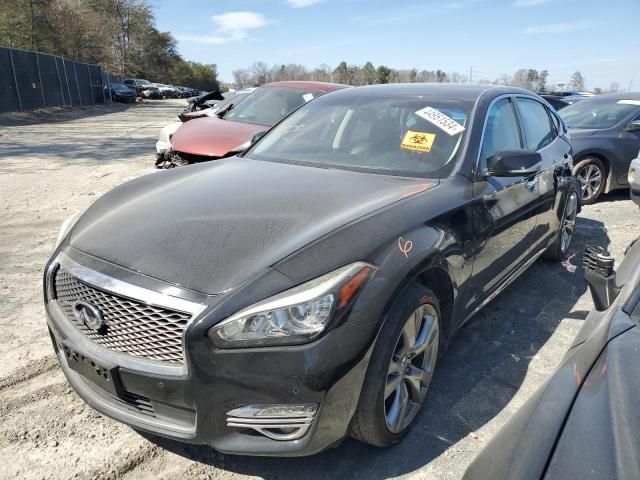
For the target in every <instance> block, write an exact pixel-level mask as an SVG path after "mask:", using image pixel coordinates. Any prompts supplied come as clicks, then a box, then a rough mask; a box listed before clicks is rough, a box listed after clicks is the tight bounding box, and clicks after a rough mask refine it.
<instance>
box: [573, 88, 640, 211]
mask: <svg viewBox="0 0 640 480" xmlns="http://www.w3.org/2000/svg"><path fill="white" fill-rule="evenodd" d="M560 116H561V117H562V119H563V120H564V122H565V124H566V125H567V127H568V128H569V132H570V137H571V145H572V146H573V157H574V164H575V167H574V173H575V175H576V176H577V177H578V180H580V182H581V184H582V189H583V196H582V201H583V203H585V204H587V203H593V202H595V201H596V200H597V199H598V197H599V196H600V195H601V194H602V193H607V192H610V191H612V190H615V189H617V188H628V187H629V182H628V179H627V172H628V171H629V164H630V163H631V160H632V159H634V158H635V156H636V154H637V153H638V150H639V149H640V93H629V92H625V93H612V94H608V95H599V96H596V97H588V98H585V99H584V100H581V101H580V102H577V103H575V104H573V105H569V106H568V107H566V108H563V109H562V110H561V111H560Z"/></svg>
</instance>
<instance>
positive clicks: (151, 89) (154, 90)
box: [104, 78, 205, 102]
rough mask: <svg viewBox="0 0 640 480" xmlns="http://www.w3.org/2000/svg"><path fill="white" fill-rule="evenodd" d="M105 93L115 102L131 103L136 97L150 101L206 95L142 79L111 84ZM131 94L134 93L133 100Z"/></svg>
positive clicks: (191, 89)
mask: <svg viewBox="0 0 640 480" xmlns="http://www.w3.org/2000/svg"><path fill="white" fill-rule="evenodd" d="M104 92H105V95H109V96H110V97H111V99H112V101H114V102H131V101H135V98H136V97H140V98H148V99H160V98H190V97H195V96H199V95H202V94H203V93H205V92H202V91H201V90H197V89H195V88H187V87H177V86H174V85H165V84H163V83H152V82H150V81H149V80H146V79H141V78H127V79H125V80H123V82H122V83H119V82H116V83H109V84H108V85H106V86H105V87H104ZM129 92H133V100H132V97H131V94H130V93H129Z"/></svg>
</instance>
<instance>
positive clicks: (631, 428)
mask: <svg viewBox="0 0 640 480" xmlns="http://www.w3.org/2000/svg"><path fill="white" fill-rule="evenodd" d="M584 267H585V278H586V279H587V282H588V284H589V288H590V290H591V294H592V297H593V300H594V304H595V309H594V310H593V311H591V313H590V314H589V316H588V317H587V319H586V320H585V322H584V326H583V327H582V329H581V330H580V332H579V333H578V335H577V336H576V338H575V340H574V342H573V344H572V346H571V348H570V349H569V351H568V352H567V354H566V355H565V357H564V359H563V361H562V363H561V364H560V366H559V367H558V369H557V370H556V372H555V374H554V375H553V376H552V377H551V378H549V380H548V381H547V382H546V383H545V384H543V385H542V387H540V388H539V389H538V390H537V391H536V392H535V393H534V394H533V395H532V396H531V398H530V399H529V400H528V401H527V403H525V404H524V406H523V407H522V408H521V409H520V410H519V411H518V412H516V413H515V415H514V416H513V417H512V418H511V419H510V420H509V422H507V424H506V425H505V426H504V427H503V428H502V430H500V431H499V432H498V434H497V435H496V436H495V437H494V438H493V439H492V440H491V441H490V442H489V444H488V445H487V446H486V447H485V449H484V450H483V451H482V452H481V453H480V455H479V456H478V457H477V458H476V459H475V461H474V462H473V463H472V464H471V466H470V467H469V468H468V470H467V472H466V474H465V476H464V480H494V479H502V480H507V479H513V480H515V479H518V480H525V479H532V480H533V479H541V478H544V479H559V480H560V479H562V480H564V479H586V478H590V479H629V480H632V479H633V480H635V479H637V478H639V475H640V473H639V472H640V456H639V455H638V452H639V451H640V415H639V414H638V401H639V400H640V376H639V375H638V365H640V348H639V347H640V242H639V241H636V242H635V243H632V245H631V246H630V247H629V249H628V251H627V253H626V255H625V257H624V259H623V261H622V263H621V264H620V266H619V267H618V269H617V271H614V269H613V257H611V256H610V255H609V253H608V252H606V251H605V250H604V249H602V248H600V247H587V248H586V249H585V256H584Z"/></svg>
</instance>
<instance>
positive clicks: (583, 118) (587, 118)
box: [558, 99, 640, 128]
mask: <svg viewBox="0 0 640 480" xmlns="http://www.w3.org/2000/svg"><path fill="white" fill-rule="evenodd" d="M638 103H639V104H640V102H638ZM636 110H638V105H637V104H636V105H634V104H630V103H626V102H625V101H624V100H619V101H617V102H616V101H603V100H600V99H598V100H589V99H587V100H582V101H580V102H576V103H573V104H571V105H569V106H568V107H565V108H563V109H562V110H560V112H558V113H559V114H560V116H561V117H562V120H564V123H565V124H566V125H567V127H569V128H609V127H612V126H614V125H615V124H616V123H618V122H619V121H620V120H622V119H623V118H625V117H626V116H627V115H629V114H630V113H632V112H634V111H636Z"/></svg>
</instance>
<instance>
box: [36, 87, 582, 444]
mask: <svg viewBox="0 0 640 480" xmlns="http://www.w3.org/2000/svg"><path fill="white" fill-rule="evenodd" d="M170 145H171V150H172V152H173V154H174V155H176V156H177V157H178V158H180V159H183V160H185V161H186V162H185V163H187V162H193V163H200V164H199V165H192V166H189V167H183V168H178V169H172V170H170V171H166V172H161V173H159V174H155V175H146V176H142V177H140V178H137V179H135V180H132V181H130V182H127V183H125V184H124V185H121V186H119V187H117V188H115V189H114V190H112V191H111V192H109V193H107V194H106V195H104V196H103V197H101V198H100V199H98V200H97V201H96V202H95V203H94V204H93V205H92V206H90V207H89V208H88V209H87V210H86V211H85V212H83V213H82V214H80V215H78V216H75V217H73V218H71V219H70V220H69V221H68V222H66V223H65V225H64V226H63V228H62V230H61V232H60V235H59V241H58V245H57V246H56V248H55V251H54V253H53V255H52V257H51V260H50V261H49V263H48V265H47V267H46V272H45V305H46V311H47V317H48V325H49V330H50V332H51V337H52V341H53V346H54V349H55V351H56V352H57V355H58V359H59V361H60V365H61V367H62V370H63V372H64V374H65V375H66V377H67V379H68V381H69V382H70V384H71V385H72V386H73V388H74V389H75V390H76V391H77V392H78V394H79V395H80V396H81V397H82V398H83V399H85V400H86V401H87V402H88V403H89V404H91V405H92V406H93V407H94V408H96V409H97V410H99V411H101V412H103V413H104V414H105V415H107V416H110V417H112V418H114V419H116V420H119V421H121V422H124V423H127V424H129V425H132V426H133V427H134V428H136V429H138V430H142V431H146V432H150V433H153V434H157V435H160V436H166V437H170V438H173V439H177V440H181V441H186V442H193V443H201V444H208V445H211V446H212V447H214V448H216V449H218V450H220V451H222V452H227V453H236V454H250V455H286V456H299V455H309V454H313V453H316V452H319V451H321V450H324V449H326V448H328V447H330V446H332V445H335V444H336V443H337V442H339V441H341V440H342V439H344V438H345V437H348V436H354V437H356V438H357V439H359V440H361V441H363V442H365V443H368V444H371V445H377V446H388V445H391V444H394V443H396V442H398V441H400V440H401V439H402V438H403V437H404V436H405V435H406V434H407V432H408V431H409V429H410V428H411V426H412V424H413V423H414V421H415V418H416V416H417V414H418V412H419V411H420V409H421V406H422V405H423V404H424V402H425V399H426V398H427V395H428V392H429V387H430V384H431V379H432V377H433V374H434V371H435V369H436V368H437V365H438V359H439V358H440V357H441V356H442V355H444V354H445V353H446V350H447V348H448V346H449V345H450V344H451V343H452V341H453V339H454V338H455V332H456V331H458V330H459V329H460V328H461V327H462V326H463V325H464V324H465V323H466V322H467V321H468V320H469V319H470V318H471V317H472V316H473V315H474V314H475V313H477V312H478V311H479V310H480V309H482V307H483V306H485V305H486V304H487V303H488V302H490V301H491V300H492V299H493V298H494V297H496V296H497V295H498V294H499V293H500V292H501V291H503V290H504V289H505V288H506V287H507V286H508V285H510V284H511V283H513V282H514V280H515V279H516V278H518V277H519V276H520V275H521V274H522V273H523V272H525V271H526V270H527V269H528V267H530V266H531V265H532V264H533V263H534V262H535V261H536V259H538V258H539V257H542V256H544V257H545V258H548V259H552V260H554V261H558V260H560V259H563V258H565V256H566V254H567V252H568V251H569V248H570V245H571V240H572V237H573V234H574V230H575V224H576V216H577V215H578V213H579V211H580V200H581V195H582V188H581V185H580V183H579V182H578V180H577V179H576V177H575V176H573V175H572V164H571V158H572V157H571V144H570V141H569V137H568V132H567V130H566V128H565V126H564V123H563V122H562V121H561V119H560V117H559V115H558V113H557V112H556V111H555V110H554V109H553V108H552V107H550V106H549V105H548V104H547V103H546V102H545V101H544V100H543V99H541V98H540V97H539V96H537V95H535V94H533V93H531V92H528V91H526V90H521V89H517V88H510V87H491V86H462V85H451V84H431V85H429V84H411V85H377V86H365V87H357V88H346V87H345V86H344V85H336V84H326V83H314V82H282V83H280V82H278V83H275V84H270V85H265V86H263V87H260V88H258V89H257V90H255V91H254V92H252V93H249V94H247V95H246V96H245V97H244V99H242V100H241V101H240V102H238V103H236V104H233V103H229V104H228V105H227V106H226V107H225V108H223V109H221V110H219V111H218V112H217V115H215V116H213V117H203V118H197V119H193V120H189V121H187V122H185V123H183V124H182V125H181V126H180V127H179V128H178V129H177V130H176V132H175V133H174V134H173V137H172V138H171V139H170ZM235 152H238V155H235V156H232V155H233V153H235ZM213 159H215V161H208V160H213ZM201 162H202V163H201Z"/></svg>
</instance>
